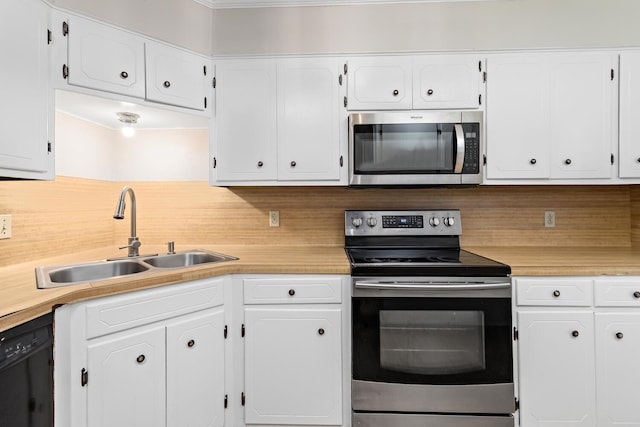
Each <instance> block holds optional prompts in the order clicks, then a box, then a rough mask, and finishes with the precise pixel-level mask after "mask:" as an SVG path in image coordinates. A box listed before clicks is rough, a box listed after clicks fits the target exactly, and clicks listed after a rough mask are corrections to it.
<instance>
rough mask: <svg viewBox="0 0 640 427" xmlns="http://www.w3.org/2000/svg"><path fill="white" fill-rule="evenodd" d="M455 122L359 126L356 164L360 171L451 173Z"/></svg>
mask: <svg viewBox="0 0 640 427" xmlns="http://www.w3.org/2000/svg"><path fill="white" fill-rule="evenodd" d="M453 129H454V125H453V124H450V123H443V124H417V123H408V124H381V125H355V126H354V129H353V141H354V143H353V147H354V167H355V172H356V173H359V174H374V173H375V174H380V173H382V174H384V173H389V174H415V173H451V172H452V171H453V168H454V166H455V165H454V162H455V147H454V143H453V139H454V136H453Z"/></svg>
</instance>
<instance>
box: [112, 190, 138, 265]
mask: <svg viewBox="0 0 640 427" xmlns="http://www.w3.org/2000/svg"><path fill="white" fill-rule="evenodd" d="M127 193H129V198H130V199H131V236H129V241H128V242H129V244H128V245H126V246H120V249H124V248H129V254H128V256H131V257H134V256H138V255H139V252H138V248H139V247H140V245H141V244H142V243H140V240H138V236H136V195H135V193H134V192H133V189H132V188H131V187H128V186H124V187H123V188H122V191H121V192H120V198H119V199H118V204H117V205H116V211H115V213H114V214H113V217H114V218H115V219H124V208H125V207H126V204H125V202H124V199H125V197H126V195H127Z"/></svg>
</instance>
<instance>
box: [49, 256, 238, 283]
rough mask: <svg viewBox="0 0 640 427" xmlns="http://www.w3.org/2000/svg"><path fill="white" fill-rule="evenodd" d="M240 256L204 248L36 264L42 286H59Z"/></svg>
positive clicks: (234, 258)
mask: <svg viewBox="0 0 640 427" xmlns="http://www.w3.org/2000/svg"><path fill="white" fill-rule="evenodd" d="M237 259H238V258H236V257H233V256H230V255H225V254H220V253H217V252H211V251H207V250H204V249H192V250H186V251H178V252H175V253H171V254H166V255H152V256H140V257H134V258H118V259H113V260H102V261H93V262H84V263H77V264H65V265H50V266H42V267H37V268H36V282H37V285H38V288H40V289H47V288H56V287H60V286H69V285H77V284H82V283H88V282H96V281H100V280H107V279H113V278H116V277H122V276H130V275H136V274H142V273H148V272H156V271H163V270H171V269H180V268H186V267H191V266H194V265H201V264H214V263H220V262H226V261H233V260H237Z"/></svg>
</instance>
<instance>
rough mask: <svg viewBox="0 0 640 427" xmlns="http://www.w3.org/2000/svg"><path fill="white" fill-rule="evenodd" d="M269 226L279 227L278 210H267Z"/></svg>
mask: <svg viewBox="0 0 640 427" xmlns="http://www.w3.org/2000/svg"><path fill="white" fill-rule="evenodd" d="M269 227H280V211H269Z"/></svg>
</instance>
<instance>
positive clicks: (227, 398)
mask: <svg viewBox="0 0 640 427" xmlns="http://www.w3.org/2000/svg"><path fill="white" fill-rule="evenodd" d="M228 406H229V395H228V394H225V395H224V409H227V407H228Z"/></svg>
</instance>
